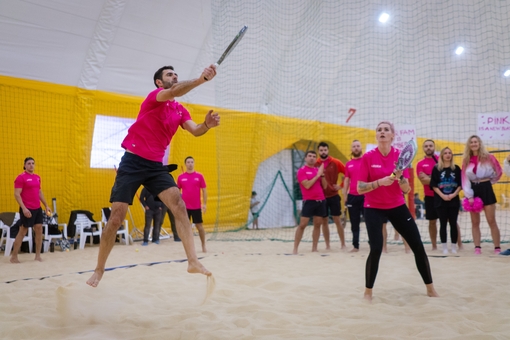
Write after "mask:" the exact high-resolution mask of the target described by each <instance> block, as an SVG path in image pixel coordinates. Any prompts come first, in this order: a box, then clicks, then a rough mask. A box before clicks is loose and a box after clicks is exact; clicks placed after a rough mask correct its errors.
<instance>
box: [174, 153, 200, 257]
mask: <svg viewBox="0 0 510 340" xmlns="http://www.w3.org/2000/svg"><path fill="white" fill-rule="evenodd" d="M184 164H185V165H186V172H184V173H182V174H181V175H180V176H179V177H178V178H177V186H178V187H179V189H181V192H182V199H183V200H184V203H185V204H186V210H187V211H188V218H190V219H191V221H193V223H195V227H197V230H198V235H199V236H200V242H201V243H202V251H203V252H204V253H207V249H206V247H205V230H204V225H203V221H202V214H203V213H204V214H205V211H206V209H207V189H206V184H205V179H204V176H203V175H202V174H201V173H200V172H196V171H195V160H194V159H193V157H191V156H189V157H186V159H185V160H184ZM200 192H202V199H200Z"/></svg>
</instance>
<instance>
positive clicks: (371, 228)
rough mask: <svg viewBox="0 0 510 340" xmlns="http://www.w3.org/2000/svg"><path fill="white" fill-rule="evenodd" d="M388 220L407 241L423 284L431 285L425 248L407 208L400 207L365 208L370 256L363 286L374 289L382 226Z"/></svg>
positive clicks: (380, 247) (379, 257)
mask: <svg viewBox="0 0 510 340" xmlns="http://www.w3.org/2000/svg"><path fill="white" fill-rule="evenodd" d="M386 220H389V221H390V222H391V224H392V225H393V227H394V228H395V230H397V231H398V233H399V234H400V235H402V237H403V238H404V240H406V241H407V243H408V244H409V247H411V250H412V251H413V253H414V260H415V262H416V267H417V268H418V271H419V272H420V275H421V277H422V279H423V282H424V283H425V284H430V283H432V274H431V273H430V265H429V259H428V257H427V254H426V253H425V248H424V247H423V243H422V242H421V237H420V232H419V231H418V226H417V225H416V222H415V221H414V219H413V217H412V216H411V213H410V212H409V209H408V208H407V206H406V205H405V204H404V205H401V206H399V207H396V208H392V209H375V208H365V223H366V225H367V232H368V240H369V242H370V254H369V255H368V258H367V265H366V269H365V286H366V287H367V288H369V289H371V288H373V287H374V282H375V278H376V276H377V270H378V269H379V260H380V259H381V254H382V248H383V235H382V225H383V223H384V222H386Z"/></svg>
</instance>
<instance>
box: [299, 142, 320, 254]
mask: <svg viewBox="0 0 510 340" xmlns="http://www.w3.org/2000/svg"><path fill="white" fill-rule="evenodd" d="M316 161H317V154H316V153H315V151H307V152H306V154H305V165H304V166H302V167H301V168H300V169H299V170H298V173H297V180H298V182H299V187H300V188H301V193H302V194H303V209H301V220H300V222H299V226H298V227H297V228H296V236H295V237H294V251H293V254H294V255H297V253H298V247H299V243H300V242H301V239H302V238H303V233H304V231H305V228H306V226H307V225H308V222H310V218H311V217H313V232H312V252H315V251H317V244H318V243H319V236H320V233H321V224H322V220H323V218H324V216H327V208H326V200H325V197H324V191H323V190H322V188H324V187H325V186H326V185H327V183H326V180H325V179H324V174H323V172H324V165H321V166H319V167H318V168H317V167H315V162H316Z"/></svg>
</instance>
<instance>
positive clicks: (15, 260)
mask: <svg viewBox="0 0 510 340" xmlns="http://www.w3.org/2000/svg"><path fill="white" fill-rule="evenodd" d="M10 261H11V263H20V262H19V260H18V257H17V256H11V260H10Z"/></svg>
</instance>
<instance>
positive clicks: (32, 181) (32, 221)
mask: <svg viewBox="0 0 510 340" xmlns="http://www.w3.org/2000/svg"><path fill="white" fill-rule="evenodd" d="M34 169H35V161H34V159H33V158H32V157H27V158H25V164H24V166H23V170H25V171H23V173H22V174H20V175H18V177H16V180H15V181H14V198H15V199H16V202H18V204H19V215H20V221H21V227H20V228H19V231H18V235H16V239H15V240H14V244H13V246H12V254H11V262H12V263H19V260H18V252H19V250H20V247H21V243H22V242H23V238H24V237H25V236H26V235H27V232H32V231H30V230H29V228H33V229H34V232H35V260H36V261H39V262H41V261H42V259H41V246H42V237H43V235H42V223H43V215H42V214H43V211H42V209H41V203H40V202H42V204H44V207H45V208H46V214H48V215H51V210H50V208H49V207H48V204H47V203H46V199H45V198H44V195H43V192H42V190H41V177H39V175H36V174H35V173H34ZM39 201H40V202H39Z"/></svg>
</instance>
